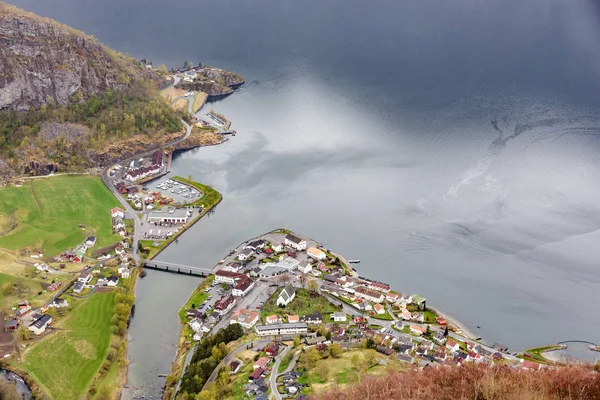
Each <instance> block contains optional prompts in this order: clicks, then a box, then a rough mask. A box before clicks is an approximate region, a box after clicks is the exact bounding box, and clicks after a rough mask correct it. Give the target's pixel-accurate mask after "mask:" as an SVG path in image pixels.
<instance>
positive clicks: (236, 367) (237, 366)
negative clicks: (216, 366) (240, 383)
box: [229, 360, 242, 374]
mask: <svg viewBox="0 0 600 400" xmlns="http://www.w3.org/2000/svg"><path fill="white" fill-rule="evenodd" d="M241 366H242V363H241V362H240V361H237V360H234V361H232V362H231V363H230V364H229V369H230V370H231V373H232V374H235V373H237V372H238V371H239V370H240V368H241Z"/></svg>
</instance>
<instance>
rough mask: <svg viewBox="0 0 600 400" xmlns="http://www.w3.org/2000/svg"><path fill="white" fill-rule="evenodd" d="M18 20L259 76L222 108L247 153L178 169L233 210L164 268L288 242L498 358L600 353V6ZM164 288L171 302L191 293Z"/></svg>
mask: <svg viewBox="0 0 600 400" xmlns="http://www.w3.org/2000/svg"><path fill="white" fill-rule="evenodd" d="M11 2H13V3H15V4H17V5H20V6H22V7H24V8H26V9H28V10H31V11H34V12H37V13H40V14H42V15H46V16H50V17H53V18H56V19H58V20H59V21H61V22H64V23H67V24H69V25H72V26H74V27H76V28H79V29H82V30H84V31H87V32H89V33H91V34H93V35H94V36H96V37H97V38H99V39H100V40H102V41H103V42H104V43H106V44H107V45H109V46H111V47H113V48H116V49H118V50H120V51H123V52H128V53H130V54H132V55H133V56H136V57H140V58H141V57H147V58H150V59H152V60H153V61H154V63H155V64H160V63H166V64H167V65H169V66H171V65H181V64H182V63H183V62H184V61H186V60H191V61H193V62H198V61H201V62H203V63H205V64H209V65H214V66H219V67H223V68H227V69H230V70H233V71H235V72H239V73H241V74H243V75H244V76H245V77H246V79H247V83H246V84H245V85H244V86H243V87H242V88H241V89H240V90H239V91H238V92H237V93H235V94H234V95H232V96H230V97H228V98H226V99H225V100H222V101H219V102H216V103H213V104H210V105H208V107H213V108H215V109H216V110H217V111H219V112H221V113H223V114H225V115H226V116H228V117H229V118H230V119H231V120H232V121H233V128H234V129H236V130H237V131H238V135H237V136H235V137H233V138H231V140H229V141H228V142H227V143H225V144H223V145H221V146H217V147H211V148H203V149H197V150H193V151H189V152H186V153H182V154H180V155H178V156H177V157H175V159H174V162H173V173H175V174H181V175H183V176H188V175H192V176H193V178H194V179H196V180H199V181H201V182H204V183H207V184H210V185H213V186H214V187H215V188H217V189H218V190H220V191H221V192H222V193H223V195H224V201H223V202H222V203H221V204H220V205H219V206H218V207H217V210H216V212H215V213H214V214H212V215H211V216H210V217H209V218H206V219H203V220H202V221H200V222H199V223H198V224H196V225H195V226H194V227H193V228H192V229H191V230H190V231H188V232H186V234H185V235H183V237H182V238H180V240H179V244H177V245H176V246H173V247H172V248H170V249H168V250H167V251H165V252H164V253H163V254H162V255H161V256H160V259H162V260H170V261H174V262H180V263H189V262H194V263H197V264H198V265H214V263H215V262H216V261H217V260H219V259H220V258H222V256H223V254H225V253H227V252H228V251H229V249H230V248H231V247H232V246H235V245H236V244H238V243H239V242H241V241H242V240H244V239H246V238H248V237H251V236H255V235H257V234H260V233H262V232H264V231H267V230H270V229H273V228H275V227H281V226H285V227H288V228H290V229H293V230H295V231H297V232H301V233H303V234H305V235H308V236H311V237H313V238H315V239H317V240H319V241H320V242H322V243H324V244H325V245H326V246H327V247H329V248H331V249H335V250H336V251H337V252H339V253H341V254H344V255H345V256H347V257H348V258H360V259H361V260H362V262H361V264H359V265H358V270H359V272H360V273H361V274H364V275H368V276H370V277H372V278H374V279H380V280H384V281H386V282H388V283H390V284H391V285H392V286H393V287H394V288H397V289H398V290H400V291H402V292H411V293H413V292H416V293H420V294H422V295H424V296H426V297H427V298H428V301H429V302H430V304H432V305H435V306H437V307H439V308H440V309H441V310H446V311H448V312H449V313H450V314H451V315H453V316H455V317H456V318H458V319H459V320H460V321H461V322H462V323H464V324H465V325H466V326H467V327H469V328H470V329H471V330H473V331H475V332H476V333H477V334H478V335H481V336H482V337H483V338H484V339H485V340H486V341H487V342H489V343H493V342H501V343H503V344H506V345H508V346H509V347H510V348H511V349H513V350H521V349H524V348H527V347H531V346H537V345H546V344H550V343H555V342H557V341H562V340H573V339H575V340H589V341H597V340H595V339H597V338H598V337H600V314H599V313H598V312H597V307H596V305H597V304H600V279H599V273H598V272H599V271H598V265H600V253H599V252H598V251H597V243H598V241H599V240H600V231H599V228H600V205H599V202H598V199H599V198H600V190H599V189H600V158H599V157H598V154H599V149H600V140H599V139H600V135H599V133H600V111H599V110H600V90H599V88H600V48H599V47H598V46H597V43H599V42H600V28H599V27H600V23H599V19H600V18H599V9H598V6H597V4H596V2H594V1H592V0H579V1H564V0H530V1H522V0H504V1H488V2H476V1H472V0H457V1H453V2H448V1H445V0H431V1H424V2H394V1H385V0H381V1H375V2H369V3H365V2H364V1H358V0H328V1H322V0H306V1H302V2H298V1H292V0H281V1H277V2H266V1H261V0H256V1H253V2H239V1H235V0H207V1H203V2H198V1H192V0H180V1H177V2H168V1H166V0H143V1H142V0H131V1H127V2H123V1H115V0H107V1H103V2H98V1H91V0H53V1H52V2H41V1H38V0H13V1H11ZM170 16H172V17H173V18H170ZM149 276H150V275H149ZM161 277H162V278H161V279H157V280H156V281H155V282H154V284H153V287H152V290H153V291H154V292H158V291H160V290H163V289H164V285H171V283H169V282H170V281H171V280H177V282H180V279H183V278H181V277H176V276H175V275H161ZM143 285H148V286H150V284H149V283H148V284H146V283H143V284H142V286H143ZM192 286H193V284H190V287H192ZM148 290H150V289H148ZM171 290H175V291H177V292H178V293H174V296H179V295H181V296H182V298H184V297H185V296H184V295H183V294H182V293H181V292H182V291H183V288H180V287H176V288H175V287H173V286H171ZM173 302H174V303H175V301H174V300H173ZM136 307H137V312H138V313H139V314H141V313H142V309H143V308H144V307H147V305H145V300H143V299H142V297H141V296H140V297H139V298H138V301H137V302H136ZM152 307H153V308H152V312H151V313H149V315H150V316H149V318H157V319H162V318H167V317H168V314H172V313H173V312H174V311H175V310H176V308H177V307H176V304H171V305H169V306H168V307H167V306H166V305H162V304H153V305H152ZM138 318H141V317H140V316H139V315H136V319H138ZM169 318H170V317H169ZM478 326H479V327H480V328H477V327H478ZM171 329H172V330H173V332H174V331H175V330H176V327H172V328H171ZM131 332H133V328H132V331H131ZM146 334H147V335H148V336H152V335H151V334H149V333H148V332H146ZM135 340H137V338H134V343H135ZM148 340H150V339H148ZM160 340H162V339H159V338H156V339H155V341H153V342H152V344H150V343H149V346H150V348H154V347H160V346H162V342H160ZM148 353H149V352H148V348H146V349H142V350H140V352H137V350H135V349H134V348H133V347H132V350H131V356H132V359H133V360H134V363H135V362H138V361H137V360H139V359H144V360H146V359H149V358H152V356H151V355H149V354H148ZM155 357H157V358H164V357H165V355H164V354H163V353H160V354H158V355H156V356H155ZM170 358H171V357H169V360H170ZM144 364H145V362H144Z"/></svg>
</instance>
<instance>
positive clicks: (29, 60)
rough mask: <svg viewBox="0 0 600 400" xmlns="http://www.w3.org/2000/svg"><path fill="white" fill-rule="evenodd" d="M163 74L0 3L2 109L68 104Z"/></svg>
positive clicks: (88, 38) (70, 29)
mask: <svg viewBox="0 0 600 400" xmlns="http://www.w3.org/2000/svg"><path fill="white" fill-rule="evenodd" d="M136 76H142V77H145V78H151V79H157V80H158V79H159V76H158V74H156V73H155V72H153V71H151V70H146V69H143V68H140V67H138V66H137V65H135V64H134V60H130V59H127V58H126V57H125V56H123V55H119V54H118V53H116V52H114V51H112V50H110V49H108V48H107V47H105V46H103V45H101V44H100V43H98V41H97V40H96V39H94V38H93V37H91V36H88V35H85V34H84V33H82V32H79V31H77V30H75V29H72V28H69V27H67V26H65V25H62V24H59V23H57V22H55V21H52V20H50V19H47V18H42V17H39V16H37V15H35V14H32V13H28V12H25V11H23V10H20V9H18V8H16V7H13V6H9V5H7V4H4V3H1V2H0V110H1V109H8V110H17V111H22V110H28V109H30V108H39V107H40V106H42V105H44V104H48V103H49V102H53V103H57V104H61V105H67V104H69V103H71V102H74V101H80V100H83V99H85V98H87V97H89V96H91V95H94V94H98V93H100V92H102V91H104V90H106V89H115V90H118V89H120V88H123V87H126V86H127V84H128V83H129V82H131V80H132V79H134V78H135V77H136Z"/></svg>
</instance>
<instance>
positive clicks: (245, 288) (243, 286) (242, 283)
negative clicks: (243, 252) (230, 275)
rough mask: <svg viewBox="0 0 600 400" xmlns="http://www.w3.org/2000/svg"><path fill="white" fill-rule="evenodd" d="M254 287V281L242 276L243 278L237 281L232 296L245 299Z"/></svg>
mask: <svg viewBox="0 0 600 400" xmlns="http://www.w3.org/2000/svg"><path fill="white" fill-rule="evenodd" d="M253 287H254V281H253V280H252V279H251V278H250V277H249V276H246V275H242V278H240V279H238V280H236V282H235V286H234V287H233V290H232V291H231V294H232V295H234V296H237V297H243V296H245V295H247V294H248V293H249V292H250V291H251V290H252V288H253Z"/></svg>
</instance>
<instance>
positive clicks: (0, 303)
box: [0, 273, 66, 310]
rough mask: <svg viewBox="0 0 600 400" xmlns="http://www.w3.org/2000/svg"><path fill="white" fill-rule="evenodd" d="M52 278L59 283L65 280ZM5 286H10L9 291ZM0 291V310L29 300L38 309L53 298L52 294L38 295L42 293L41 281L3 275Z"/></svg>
mask: <svg viewBox="0 0 600 400" xmlns="http://www.w3.org/2000/svg"><path fill="white" fill-rule="evenodd" d="M52 278H54V279H57V280H60V281H65V280H66V277H64V276H57V277H52ZM49 279H50V278H49ZM50 282H51V281H49V282H47V283H48V284H50ZM6 285H12V287H11V290H10V291H9V290H8V289H6ZM0 290H1V292H0V293H1V294H0V310H2V309H9V308H10V307H13V306H15V305H16V303H18V302H19V301H22V300H29V302H30V303H31V305H32V306H34V307H39V306H41V305H43V304H44V303H45V302H47V301H48V300H49V299H50V298H51V297H52V296H53V293H52V292H42V294H38V293H39V292H40V291H42V284H41V281H38V280H35V279H29V278H22V277H16V276H13V275H7V274H3V273H0ZM5 290H6V291H5Z"/></svg>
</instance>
